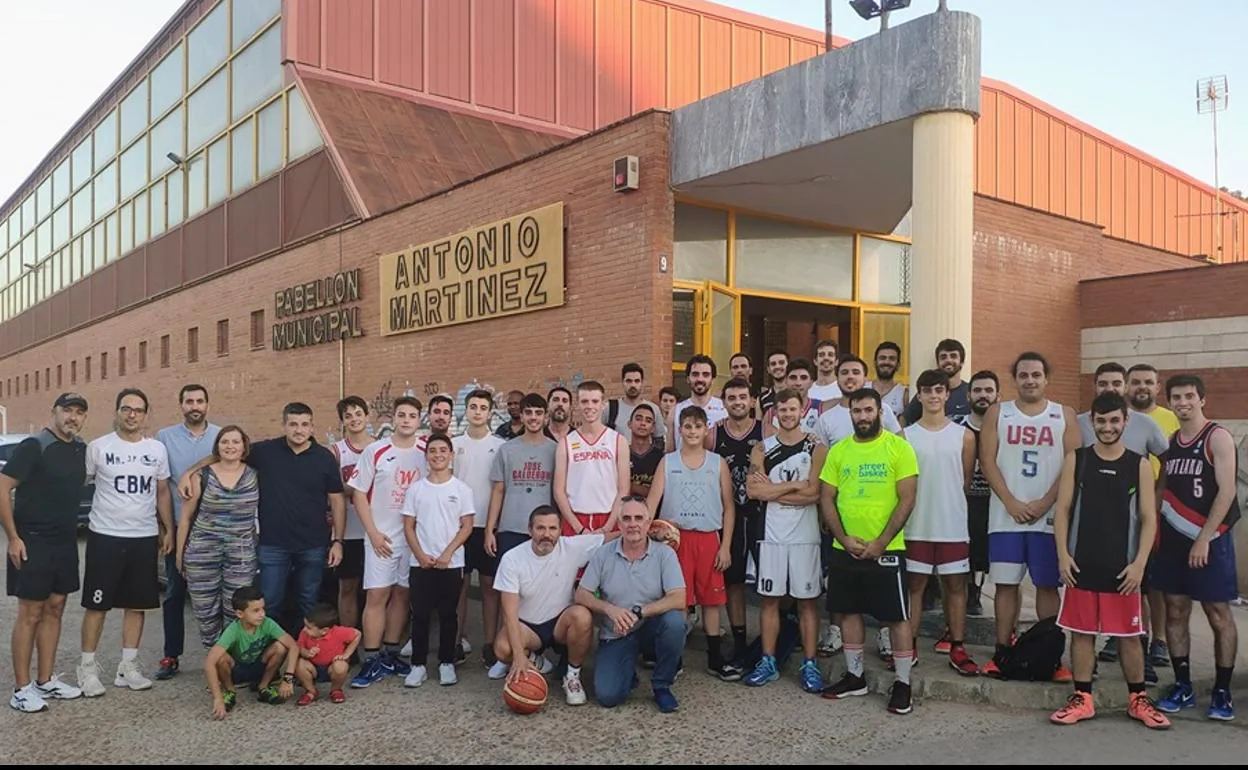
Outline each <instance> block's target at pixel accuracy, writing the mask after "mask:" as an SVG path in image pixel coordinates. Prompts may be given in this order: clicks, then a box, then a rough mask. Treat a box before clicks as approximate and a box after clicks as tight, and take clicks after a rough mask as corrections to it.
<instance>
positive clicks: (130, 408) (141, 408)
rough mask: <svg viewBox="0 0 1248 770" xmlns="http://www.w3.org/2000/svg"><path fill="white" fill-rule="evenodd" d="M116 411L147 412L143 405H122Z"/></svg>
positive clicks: (124, 412) (125, 412)
mask: <svg viewBox="0 0 1248 770" xmlns="http://www.w3.org/2000/svg"><path fill="white" fill-rule="evenodd" d="M117 411H119V412H121V413H122V414H124V415H132V414H147V407H145V406H123V407H122V408H120V409H118V410H117Z"/></svg>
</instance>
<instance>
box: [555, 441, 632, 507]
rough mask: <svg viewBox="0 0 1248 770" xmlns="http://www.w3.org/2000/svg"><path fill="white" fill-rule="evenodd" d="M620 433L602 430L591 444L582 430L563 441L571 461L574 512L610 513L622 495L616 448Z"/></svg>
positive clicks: (569, 484)
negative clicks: (620, 492) (617, 496)
mask: <svg viewBox="0 0 1248 770" xmlns="http://www.w3.org/2000/svg"><path fill="white" fill-rule="evenodd" d="M619 439H620V434H619V433H616V432H615V430H613V429H611V428H603V429H602V433H600V434H598V436H597V438H596V440H593V441H591V440H590V439H589V438H588V437H586V436H585V435H584V434H583V433H581V431H580V430H579V429H577V430H574V431H572V432H571V433H569V434H568V436H567V438H565V439H564V440H563V451H564V452H566V453H567V454H566V456H567V460H568V486H567V491H568V504H569V505H571V506H572V512H573V513H586V514H589V513H610V512H611V509H612V508H613V507H614V506H615V498H616V495H618V494H619V491H620V489H619V471H618V469H617V466H616V456H615V453H616V449H617V448H618V446H619Z"/></svg>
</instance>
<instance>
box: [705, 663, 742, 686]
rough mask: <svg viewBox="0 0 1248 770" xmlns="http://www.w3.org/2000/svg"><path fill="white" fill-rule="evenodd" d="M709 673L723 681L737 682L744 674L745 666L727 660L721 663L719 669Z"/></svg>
mask: <svg viewBox="0 0 1248 770" xmlns="http://www.w3.org/2000/svg"><path fill="white" fill-rule="evenodd" d="M711 673H712V674H714V675H715V676H718V677H719V678H720V679H722V680H723V681H725V682H739V681H741V677H743V676H745V668H744V667H743V666H741V665H739V664H738V663H736V662H735V661H729V662H727V663H721V664H720V666H719V669H718V670H716V671H712V672H711Z"/></svg>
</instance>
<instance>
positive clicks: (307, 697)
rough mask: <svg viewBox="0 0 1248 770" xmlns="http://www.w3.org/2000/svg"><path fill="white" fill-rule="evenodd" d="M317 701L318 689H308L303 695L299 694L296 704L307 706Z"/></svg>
mask: <svg viewBox="0 0 1248 770" xmlns="http://www.w3.org/2000/svg"><path fill="white" fill-rule="evenodd" d="M315 702H316V691H315V690H308V691H307V692H305V693H304V694H303V695H301V696H299V700H297V701H295V705H296V706H307V705H308V704H310V703H315Z"/></svg>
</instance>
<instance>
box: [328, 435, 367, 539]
mask: <svg viewBox="0 0 1248 770" xmlns="http://www.w3.org/2000/svg"><path fill="white" fill-rule="evenodd" d="M334 448H335V449H337V450H338V468H339V470H341V471H342V485H343V486H344V487H345V486H346V485H347V482H348V481H350V480H351V474H353V473H355V465H356V463H358V462H359V460H360V454H361V453H362V452H363V451H364V450H362V449H356V448H355V447H353V446H351V442H350V441H347V440H346V439H345V438H344V439H341V440H339V441H337V442H335V444H334ZM349 491H350V490H348V492H349ZM345 497H346V498H347V529H346V532H345V533H344V534H343V539H345V540H363V539H364V525H363V524H361V523H360V515H359V514H358V513H356V512H355V503H354V502H353V499H352V498H353V496H352V495H350V494H348V495H346V496H345Z"/></svg>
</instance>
